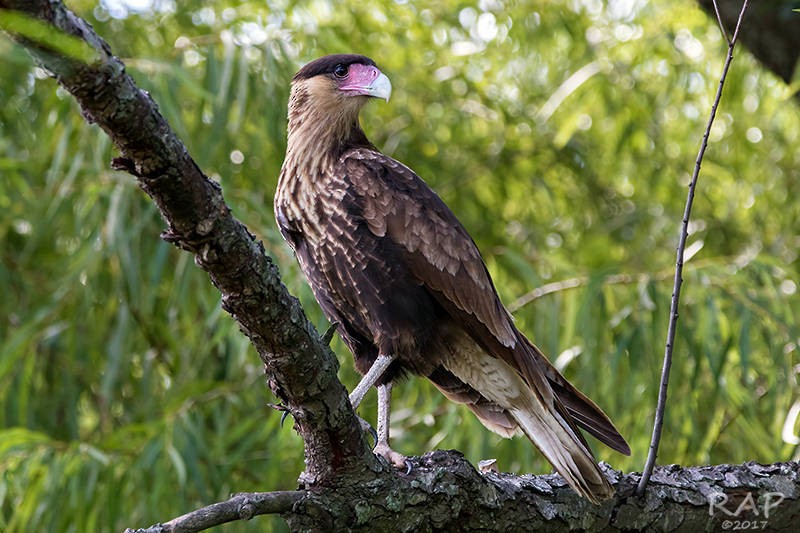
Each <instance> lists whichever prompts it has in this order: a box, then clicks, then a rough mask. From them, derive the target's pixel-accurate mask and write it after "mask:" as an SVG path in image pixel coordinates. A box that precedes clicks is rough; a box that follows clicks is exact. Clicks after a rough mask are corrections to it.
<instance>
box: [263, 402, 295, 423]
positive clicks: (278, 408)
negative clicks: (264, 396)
mask: <svg viewBox="0 0 800 533" xmlns="http://www.w3.org/2000/svg"><path fill="white" fill-rule="evenodd" d="M267 407H272V408H273V409H275V410H276V411H281V422H280V425H281V427H283V423H284V422H285V421H286V417H287V416H289V414H290V412H289V408H288V407H286V406H285V405H283V404H280V403H268V404H267Z"/></svg>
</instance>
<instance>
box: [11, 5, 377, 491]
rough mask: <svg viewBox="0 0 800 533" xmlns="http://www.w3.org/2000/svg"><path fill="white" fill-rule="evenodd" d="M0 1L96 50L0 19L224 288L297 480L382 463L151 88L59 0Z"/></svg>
mask: <svg viewBox="0 0 800 533" xmlns="http://www.w3.org/2000/svg"><path fill="white" fill-rule="evenodd" d="M0 9H13V10H17V11H19V12H22V13H25V14H27V15H29V16H31V17H34V18H36V19H39V20H43V21H47V22H49V23H51V24H53V26H55V27H56V28H58V29H60V30H61V31H63V32H64V33H67V34H69V35H73V36H76V37H79V38H80V39H83V40H84V41H86V42H87V43H89V45H91V46H92V47H93V48H94V49H95V50H96V51H97V54H96V59H95V61H94V62H92V63H91V64H82V63H80V62H78V61H77V60H74V59H71V58H68V57H64V56H61V55H59V54H58V53H56V52H55V51H54V50H50V49H48V46H47V43H44V42H39V43H35V42H31V41H30V40H28V39H25V38H22V37H20V36H19V35H16V34H15V33H14V31H13V28H4V30H5V31H6V33H8V34H9V35H10V36H11V37H12V38H16V40H18V41H19V42H21V43H22V44H23V45H24V46H26V48H27V49H28V50H29V51H30V53H31V54H32V55H33V56H34V58H35V59H36V60H37V62H39V63H40V64H41V65H42V66H43V67H44V68H45V69H46V70H47V71H49V72H50V73H52V75H53V77H55V78H56V80H58V83H59V84H60V85H61V86H62V87H64V88H65V89H66V90H67V91H69V92H70V93H71V94H72V95H73V96H74V97H75V99H76V100H77V101H78V103H79V104H80V107H81V111H82V113H83V116H84V117H85V118H86V120H87V121H89V122H93V123H96V124H97V125H98V126H100V127H101V128H102V129H103V130H104V131H105V132H106V133H107V134H108V135H109V137H110V138H111V139H112V141H113V142H114V144H115V145H116V146H117V148H118V149H119V151H120V153H121V157H119V158H117V159H115V160H114V166H115V167H116V168H118V169H121V170H126V171H128V172H130V173H131V174H133V175H134V176H136V178H137V180H138V183H139V185H140V187H141V188H142V189H143V190H144V191H145V192H146V193H147V194H148V195H149V196H150V197H151V198H152V199H153V201H154V202H155V203H156V205H157V206H158V208H159V209H160V211H161V215H162V217H163V218H164V220H165V222H166V223H167V229H166V231H164V233H163V234H162V237H163V238H164V239H166V240H167V241H169V242H172V243H174V244H175V245H176V246H178V247H180V248H182V249H184V250H187V251H189V252H191V253H193V254H194V257H195V262H196V263H197V265H198V266H200V268H202V269H203V270H205V271H206V272H208V274H209V276H210V278H211V282H212V283H213V284H214V286H215V287H217V289H219V291H220V292H221V293H222V306H223V308H224V309H225V310H226V311H227V312H229V313H230V314H231V315H232V316H233V317H234V318H235V319H236V321H237V322H238V324H239V326H240V328H241V329H242V331H243V332H244V333H245V334H246V335H247V336H248V337H249V338H250V340H251V341H252V343H253V345H254V346H255V348H256V350H257V351H258V354H259V355H260V356H261V359H262V360H263V361H264V365H265V368H266V374H267V378H268V382H269V385H270V388H271V389H272V391H273V392H274V393H275V395H276V396H277V397H278V398H280V400H281V402H282V403H283V405H284V407H285V408H286V409H287V410H288V411H289V412H290V413H291V414H292V416H293V417H294V420H295V427H296V428H297V430H298V432H299V433H300V435H301V436H302V437H303V441H304V443H305V459H306V471H305V473H304V479H303V480H304V482H306V483H309V484H314V483H320V482H324V481H325V480H327V479H328V478H330V477H331V476H334V475H335V474H336V473H337V472H338V471H339V470H342V469H344V470H347V471H353V470H359V469H360V470H362V471H370V470H379V469H380V465H379V464H378V463H377V462H376V460H375V459H374V456H373V455H372V454H371V453H370V450H369V447H368V445H367V443H366V440H365V438H364V436H363V434H362V432H361V430H360V427H359V425H358V423H357V419H356V416H355V413H354V412H353V410H352V408H351V407H350V403H349V401H348V398H347V394H346V391H345V389H344V387H343V386H342V385H341V383H340V382H339V380H338V378H337V371H338V362H337V360H336V358H335V357H334V355H333V354H332V353H331V352H330V350H329V349H328V347H327V346H326V345H325V344H324V343H321V342H320V340H319V336H318V335H317V332H316V330H315V329H314V327H313V326H312V325H311V324H310V323H309V322H308V320H307V319H306V317H305V314H304V313H303V310H302V309H301V307H300V304H299V302H298V301H297V300H296V299H295V298H293V297H292V296H291V295H290V294H289V293H288V291H287V290H286V287H285V286H284V285H283V284H282V283H281V281H280V276H279V273H278V268H277V267H276V266H275V264H274V263H273V262H272V260H271V259H270V258H269V257H268V256H267V255H266V253H265V251H264V247H263V245H262V243H261V242H259V241H257V240H256V239H255V237H254V236H253V234H252V233H250V232H249V231H248V230H247V228H245V227H244V225H243V224H241V222H239V221H238V220H236V219H235V218H234V217H233V216H232V215H231V212H230V209H229V208H228V206H227V205H225V202H224V200H223V197H222V191H221V189H220V187H219V185H217V184H216V183H214V182H213V181H211V180H209V179H208V178H207V177H206V176H205V175H204V174H203V172H202V171H201V170H200V168H198V166H197V164H196V163H195V162H194V160H193V159H192V158H191V156H190V155H189V153H188V151H187V150H186V147H185V146H184V145H183V143H182V142H181V140H180V139H178V137H177V136H176V135H175V133H174V132H173V131H172V129H171V128H170V126H169V124H167V122H166V120H165V119H164V118H163V117H162V116H161V114H160V113H159V112H158V106H157V105H156V103H155V102H154V101H153V100H152V98H150V95H149V94H148V93H146V92H145V91H143V90H141V89H139V88H138V87H137V86H136V84H135V83H134V81H133V80H132V79H131V78H130V76H128V75H127V74H126V73H125V66H124V65H123V63H122V61H120V60H119V59H118V58H117V57H114V56H113V55H112V53H111V48H110V47H109V46H108V44H107V43H105V41H103V40H102V39H101V38H100V37H99V36H98V35H97V34H96V33H95V32H94V30H93V29H92V27H91V25H90V24H89V23H87V22H86V21H84V20H83V19H81V18H79V17H77V16H76V15H75V14H74V13H72V12H71V11H69V10H68V9H67V8H66V7H65V6H64V4H63V3H61V2H58V1H52V0H51V1H48V0H40V1H35V2H33V1H32V2H28V1H19V0H12V1H6V0H2V1H0Z"/></svg>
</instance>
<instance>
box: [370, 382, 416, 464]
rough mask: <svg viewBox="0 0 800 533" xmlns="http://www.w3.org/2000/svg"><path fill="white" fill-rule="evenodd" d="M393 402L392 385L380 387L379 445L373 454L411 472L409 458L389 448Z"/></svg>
mask: <svg viewBox="0 0 800 533" xmlns="http://www.w3.org/2000/svg"><path fill="white" fill-rule="evenodd" d="M391 401H392V384H391V382H390V383H385V384H382V385H378V443H377V444H376V445H375V449H374V450H373V453H375V454H376V455H381V456H383V457H384V458H385V459H386V460H387V461H389V463H390V464H393V465H394V466H396V467H398V468H402V467H407V468H408V470H409V471H410V470H411V466H410V463H409V462H408V458H407V457H406V456H405V455H403V454H401V453H398V452H396V451H394V450H393V449H391V448H390V447H389V411H390V407H391Z"/></svg>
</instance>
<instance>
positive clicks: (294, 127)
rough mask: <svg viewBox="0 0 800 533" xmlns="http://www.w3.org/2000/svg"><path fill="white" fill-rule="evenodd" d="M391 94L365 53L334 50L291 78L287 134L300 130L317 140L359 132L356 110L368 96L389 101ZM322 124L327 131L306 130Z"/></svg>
mask: <svg viewBox="0 0 800 533" xmlns="http://www.w3.org/2000/svg"><path fill="white" fill-rule="evenodd" d="M391 94H392V84H391V82H390V81H389V78H387V77H386V75H385V74H383V73H382V72H381V71H380V70H379V69H378V67H377V66H376V65H375V62H374V61H373V60H372V59H370V58H368V57H366V56H362V55H357V54H334V55H329V56H324V57H321V58H319V59H315V60H314V61H311V62H310V63H308V64H307V65H305V66H304V67H303V68H301V69H300V70H299V71H298V72H297V74H295V76H294V78H292V92H291V97H290V99H289V135H290V137H291V136H292V135H293V133H295V134H296V133H300V132H301V131H302V132H303V133H306V134H310V135H311V136H313V137H316V139H317V140H319V139H320V138H321V137H322V138H327V137H329V136H330V137H331V138H337V137H338V138H341V137H342V136H347V135H350V134H351V133H352V132H353V131H355V130H357V131H358V132H360V128H359V127H358V112H359V111H360V110H361V108H362V107H363V106H364V104H365V103H366V102H367V101H368V100H369V99H370V98H383V99H385V100H387V101H388V100H389V96H391ZM323 126H325V127H326V128H328V129H329V130H330V131H327V132H323V131H316V132H314V133H312V132H311V131H306V130H311V129H314V130H317V129H319V128H321V127H323ZM362 135H363V134H362ZM304 137H305V135H304Z"/></svg>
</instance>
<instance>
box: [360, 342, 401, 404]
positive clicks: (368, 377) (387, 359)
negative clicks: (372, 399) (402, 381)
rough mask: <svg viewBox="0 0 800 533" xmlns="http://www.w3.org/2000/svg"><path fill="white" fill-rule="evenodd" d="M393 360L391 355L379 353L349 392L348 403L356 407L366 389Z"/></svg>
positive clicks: (375, 381) (373, 383)
mask: <svg viewBox="0 0 800 533" xmlns="http://www.w3.org/2000/svg"><path fill="white" fill-rule="evenodd" d="M392 361H394V356H393V355H379V356H378V357H377V358H376V359H375V362H374V363H372V366H371V367H370V368H369V370H368V371H367V373H366V374H364V377H363V378H361V381H359V383H358V385H356V388H355V389H353V392H351V393H350V403H351V404H353V409H357V408H358V406H359V405H360V404H361V400H363V399H364V396H366V395H367V391H368V390H369V389H370V387H372V386H373V385H375V383H377V381H378V380H379V379H380V378H381V376H382V375H383V373H384V372H385V371H386V369H387V368H389V365H391V364H392Z"/></svg>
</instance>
